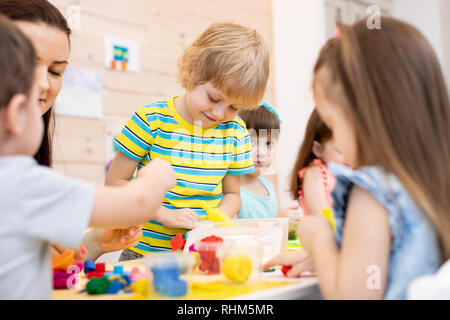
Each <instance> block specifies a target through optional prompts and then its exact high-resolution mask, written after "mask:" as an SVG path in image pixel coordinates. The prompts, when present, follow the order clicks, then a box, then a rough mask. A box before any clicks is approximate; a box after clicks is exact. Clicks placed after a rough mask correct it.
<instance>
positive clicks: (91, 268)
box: [84, 260, 95, 274]
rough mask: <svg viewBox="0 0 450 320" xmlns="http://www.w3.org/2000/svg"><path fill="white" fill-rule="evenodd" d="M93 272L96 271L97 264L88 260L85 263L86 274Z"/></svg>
mask: <svg viewBox="0 0 450 320" xmlns="http://www.w3.org/2000/svg"><path fill="white" fill-rule="evenodd" d="M91 271H95V262H94V261H93V260H86V261H85V262H84V273H85V274H88V272H91Z"/></svg>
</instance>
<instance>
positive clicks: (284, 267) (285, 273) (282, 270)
mask: <svg viewBox="0 0 450 320" xmlns="http://www.w3.org/2000/svg"><path fill="white" fill-rule="evenodd" d="M291 269H292V266H283V268H281V272H283V274H284V276H285V277H287V273H288V272H289V270H291Z"/></svg>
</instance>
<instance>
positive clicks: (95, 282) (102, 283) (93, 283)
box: [86, 277, 111, 294]
mask: <svg viewBox="0 0 450 320" xmlns="http://www.w3.org/2000/svg"><path fill="white" fill-rule="evenodd" d="M110 285H111V282H110V281H109V280H108V279H107V278H106V277H103V278H100V279H99V278H93V279H91V280H89V282H88V283H87V285H86V291H87V293H89V294H104V293H106V291H107V290H108V288H109V286H110Z"/></svg>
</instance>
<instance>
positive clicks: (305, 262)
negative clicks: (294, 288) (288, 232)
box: [263, 250, 314, 278]
mask: <svg viewBox="0 0 450 320" xmlns="http://www.w3.org/2000/svg"><path fill="white" fill-rule="evenodd" d="M274 266H292V268H291V269H290V270H289V271H288V272H287V273H286V276H288V277H289V278H296V277H299V276H300V275H301V274H302V273H303V272H305V271H311V272H313V271H314V265H313V260H312V257H311V255H310V254H309V253H308V252H307V251H305V250H300V251H295V252H285V253H282V254H279V255H278V256H276V257H274V258H272V259H270V260H269V261H267V262H266V263H265V264H264V266H263V270H267V269H269V268H271V267H274Z"/></svg>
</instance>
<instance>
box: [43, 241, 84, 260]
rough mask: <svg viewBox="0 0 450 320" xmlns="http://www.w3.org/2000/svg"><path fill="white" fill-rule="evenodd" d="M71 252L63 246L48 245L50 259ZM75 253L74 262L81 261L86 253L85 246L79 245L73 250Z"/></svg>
mask: <svg viewBox="0 0 450 320" xmlns="http://www.w3.org/2000/svg"><path fill="white" fill-rule="evenodd" d="M69 250H71V249H70V248H66V247H63V246H60V245H58V244H56V243H52V244H50V256H51V257H52V258H54V257H56V256H59V255H60V254H63V253H64V252H66V251H69ZM74 251H75V260H78V261H83V260H84V255H85V254H86V253H87V252H88V250H87V248H86V246H85V245H84V244H82V245H80V246H79V247H78V248H77V249H74Z"/></svg>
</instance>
